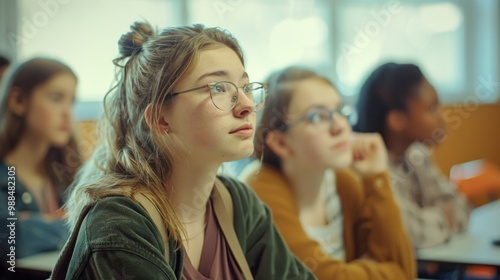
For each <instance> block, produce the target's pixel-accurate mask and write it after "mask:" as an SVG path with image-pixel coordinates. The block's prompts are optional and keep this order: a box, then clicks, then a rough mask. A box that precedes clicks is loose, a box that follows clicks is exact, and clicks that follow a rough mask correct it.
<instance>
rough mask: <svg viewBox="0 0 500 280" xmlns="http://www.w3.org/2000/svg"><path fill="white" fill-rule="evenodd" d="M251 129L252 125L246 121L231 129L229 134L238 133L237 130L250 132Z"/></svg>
mask: <svg viewBox="0 0 500 280" xmlns="http://www.w3.org/2000/svg"><path fill="white" fill-rule="evenodd" d="M252 130H253V127H252V125H251V124H248V123H246V124H243V125H240V126H239V127H238V128H235V129H233V130H231V131H230V132H229V134H234V133H238V132H251V131H252Z"/></svg>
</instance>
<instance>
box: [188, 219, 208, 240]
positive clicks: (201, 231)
mask: <svg viewBox="0 0 500 280" xmlns="http://www.w3.org/2000/svg"><path fill="white" fill-rule="evenodd" d="M206 227H207V223H206V222H205V223H204V224H203V226H202V227H201V230H200V231H199V232H197V233H196V234H195V235H193V236H191V237H189V238H186V239H182V241H189V240H192V239H194V238H195V237H197V236H198V235H200V234H202V233H203V232H204V231H205V228H206Z"/></svg>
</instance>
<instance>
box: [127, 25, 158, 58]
mask: <svg viewBox="0 0 500 280" xmlns="http://www.w3.org/2000/svg"><path fill="white" fill-rule="evenodd" d="M130 30H131V31H130V32H127V33H125V34H123V35H122V36H121V37H120V40H119V41H118V46H119V48H120V54H121V55H122V56H123V57H129V56H133V55H135V54H138V53H140V52H141V51H142V46H143V44H144V43H145V42H147V41H148V40H149V39H150V38H151V37H152V36H154V35H155V31H154V29H153V27H151V25H150V24H149V23H146V22H134V23H133V24H132V25H131V26H130Z"/></svg>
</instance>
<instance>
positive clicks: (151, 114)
mask: <svg viewBox="0 0 500 280" xmlns="http://www.w3.org/2000/svg"><path fill="white" fill-rule="evenodd" d="M144 119H145V120H146V123H147V124H148V126H149V128H150V129H151V130H153V131H156V132H158V133H165V132H167V133H168V132H171V131H172V130H171V129H170V125H169V124H168V121H167V119H166V115H165V114H163V111H162V110H161V109H159V110H158V109H157V107H156V106H155V105H153V104H149V105H148V106H147V107H146V110H145V111H144Z"/></svg>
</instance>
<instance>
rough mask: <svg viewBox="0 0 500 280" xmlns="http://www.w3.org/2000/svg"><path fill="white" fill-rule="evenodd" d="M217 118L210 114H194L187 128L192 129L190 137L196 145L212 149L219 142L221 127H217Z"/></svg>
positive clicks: (187, 123)
mask: <svg viewBox="0 0 500 280" xmlns="http://www.w3.org/2000/svg"><path fill="white" fill-rule="evenodd" d="M215 122H216V116H215V115H214V114H210V113H204V114H203V113H200V114H192V115H191V117H190V118H189V121H188V122H186V124H185V125H186V126H189V127H190V135H191V137H192V141H193V142H194V143H195V145H199V146H203V147H212V146H213V145H214V144H216V143H217V142H218V137H220V134H221V131H220V130H221V127H218V126H217V125H216V123H215Z"/></svg>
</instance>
